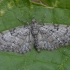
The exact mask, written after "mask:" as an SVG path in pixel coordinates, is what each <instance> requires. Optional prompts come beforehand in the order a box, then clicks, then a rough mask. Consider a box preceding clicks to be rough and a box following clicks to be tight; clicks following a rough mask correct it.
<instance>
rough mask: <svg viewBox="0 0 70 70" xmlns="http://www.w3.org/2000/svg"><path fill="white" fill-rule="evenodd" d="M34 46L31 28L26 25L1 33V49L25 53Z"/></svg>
mask: <svg viewBox="0 0 70 70" xmlns="http://www.w3.org/2000/svg"><path fill="white" fill-rule="evenodd" d="M31 48H32V35H31V33H30V29H28V28H27V27H24V26H19V27H15V28H13V29H10V30H6V31H3V32H2V33H0V50H2V51H9V52H17V53H25V52H27V51H29V50H30V49H31Z"/></svg>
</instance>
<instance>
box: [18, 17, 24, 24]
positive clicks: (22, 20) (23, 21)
mask: <svg viewBox="0 0 70 70" xmlns="http://www.w3.org/2000/svg"><path fill="white" fill-rule="evenodd" d="M17 19H18V20H19V21H20V22H22V23H23V22H24V23H25V21H23V20H20V19H19V18H18V17H17Z"/></svg>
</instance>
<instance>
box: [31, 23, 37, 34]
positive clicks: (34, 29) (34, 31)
mask: <svg viewBox="0 0 70 70" xmlns="http://www.w3.org/2000/svg"><path fill="white" fill-rule="evenodd" d="M31 31H32V34H33V35H37V34H38V27H37V25H35V24H33V25H32V27H31Z"/></svg>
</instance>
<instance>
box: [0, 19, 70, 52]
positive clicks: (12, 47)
mask: <svg viewBox="0 0 70 70" xmlns="http://www.w3.org/2000/svg"><path fill="white" fill-rule="evenodd" d="M68 44H70V26H67V25H62V24H44V25H41V24H37V22H36V20H35V19H32V21H31V24H30V25H27V26H25V27H24V26H19V27H15V28H13V29H10V30H6V31H3V32H1V33H0V50H2V51H9V52H18V53H25V52H27V51H29V50H30V49H31V48H32V47H33V46H35V48H36V49H37V51H40V49H47V50H54V49H56V48H58V47H60V46H64V45H68Z"/></svg>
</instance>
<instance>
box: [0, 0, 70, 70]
mask: <svg viewBox="0 0 70 70" xmlns="http://www.w3.org/2000/svg"><path fill="white" fill-rule="evenodd" d="M43 2H44V3H45V4H41V3H35V2H32V1H29V0H0V31H3V30H6V29H10V28H13V27H16V26H20V25H23V24H27V23H26V22H29V23H30V21H31V19H32V17H35V18H36V20H37V21H38V22H39V24H40V23H44V22H46V23H48V22H50V23H52V22H53V23H57V24H68V25H70V24H69V23H70V6H69V5H70V1H69V0H43ZM17 18H19V19H20V20H23V23H22V22H20V21H18V19H17ZM40 20H41V21H40ZM69 64H70V45H69V46H66V47H61V48H59V49H57V50H54V51H46V50H41V52H40V53H38V52H37V51H36V50H35V49H32V50H31V51H30V52H28V53H26V54H17V53H12V52H2V51H0V69H1V70H70V66H69Z"/></svg>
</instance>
